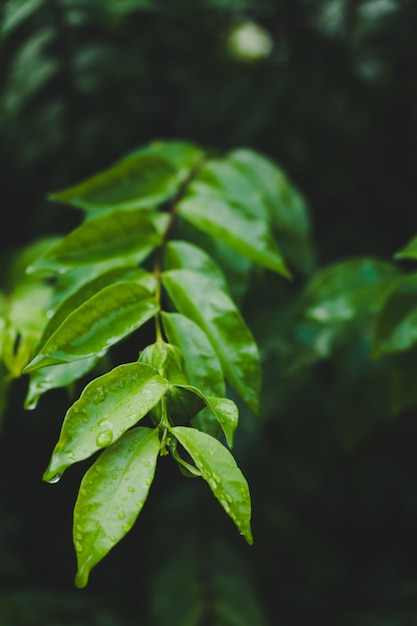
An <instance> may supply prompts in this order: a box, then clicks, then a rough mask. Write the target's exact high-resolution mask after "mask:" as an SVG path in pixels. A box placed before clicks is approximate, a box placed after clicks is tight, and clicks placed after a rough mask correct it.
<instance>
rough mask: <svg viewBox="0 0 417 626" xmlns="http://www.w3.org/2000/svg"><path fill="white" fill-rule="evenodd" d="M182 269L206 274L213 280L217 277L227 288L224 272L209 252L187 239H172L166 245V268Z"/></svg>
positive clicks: (220, 283) (221, 284)
mask: <svg viewBox="0 0 417 626" xmlns="http://www.w3.org/2000/svg"><path fill="white" fill-rule="evenodd" d="M180 269H187V270H192V271H194V272H200V273H201V274H206V275H207V276H210V278H211V279H212V280H213V279H216V280H217V281H218V283H219V285H220V286H221V287H223V288H224V289H227V284H226V279H225V277H224V275H223V272H222V271H221V269H220V267H219V266H218V265H217V263H216V262H215V261H214V259H213V258H212V257H211V256H210V255H209V254H207V252H205V251H204V250H202V249H201V248H200V247H199V246H196V245H194V244H192V243H188V242H187V241H179V240H174V241H170V242H169V243H168V244H167V245H166V246H165V253H164V270H180Z"/></svg>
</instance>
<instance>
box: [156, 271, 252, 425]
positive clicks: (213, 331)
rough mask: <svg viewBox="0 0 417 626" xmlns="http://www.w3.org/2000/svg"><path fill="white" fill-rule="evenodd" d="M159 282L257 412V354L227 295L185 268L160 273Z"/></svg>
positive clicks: (215, 284)
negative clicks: (198, 327)
mask: <svg viewBox="0 0 417 626" xmlns="http://www.w3.org/2000/svg"><path fill="white" fill-rule="evenodd" d="M162 281H163V284H164V286H165V288H166V290H167V291H168V294H169V296H170V298H171V300H172V302H173V303H174V305H175V307H176V308H177V310H178V311H179V312H180V313H181V314H182V315H185V316H186V317H189V318H190V319H192V320H193V321H194V322H195V323H196V324H198V325H199V326H200V327H201V328H202V329H203V331H204V332H205V334H206V335H207V337H208V338H209V340H210V342H211V344H212V346H213V348H214V349H215V351H216V353H217V355H218V357H219V360H220V363H221V365H222V369H223V371H224V373H225V376H226V378H227V380H228V381H229V382H230V384H231V385H232V386H233V387H234V388H235V389H236V391H237V392H238V393H239V394H240V395H241V396H242V398H243V399H244V400H245V401H246V402H247V403H248V405H249V406H250V408H251V409H252V410H253V411H254V412H255V413H258V411H259V393H260V384H261V372H260V360H259V353H258V349H257V346H256V343H255V341H254V338H253V336H252V333H251V332H250V330H249V329H248V327H247V326H246V324H245V322H244V320H243V318H242V316H241V315H240V313H239V311H238V309H237V308H236V306H235V304H234V303H233V301H232V300H231V298H230V297H229V295H228V294H227V293H226V292H225V291H224V290H222V289H220V288H219V286H218V284H217V281H216V280H212V279H211V278H210V277H209V276H205V275H201V274H199V273H197V272H192V271H189V270H184V269H182V270H171V271H169V272H164V274H163V276H162ZM209 294H210V295H209ZM208 295H209V297H208Z"/></svg>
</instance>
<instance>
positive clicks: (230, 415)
mask: <svg viewBox="0 0 417 626" xmlns="http://www.w3.org/2000/svg"><path fill="white" fill-rule="evenodd" d="M177 387H179V388H182V389H184V390H188V391H190V392H191V393H194V394H195V395H197V396H199V397H200V398H201V399H202V400H203V402H204V404H205V405H206V406H207V407H208V408H209V409H210V411H211V412H212V413H213V415H214V416H215V418H216V419H217V421H218V422H219V424H220V426H221V427H222V430H223V432H224V434H225V437H226V441H227V445H228V446H229V448H232V447H233V437H234V434H235V430H236V428H237V424H238V421H239V410H238V408H237V406H236V404H235V403H234V402H233V401H232V400H229V399H228V398H216V397H214V396H206V395H205V394H204V393H203V392H202V391H201V390H200V389H197V388H196V387H193V386H191V385H177Z"/></svg>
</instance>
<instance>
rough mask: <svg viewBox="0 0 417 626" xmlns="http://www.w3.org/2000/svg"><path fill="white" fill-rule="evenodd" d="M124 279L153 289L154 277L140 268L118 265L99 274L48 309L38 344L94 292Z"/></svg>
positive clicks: (49, 335)
mask: <svg viewBox="0 0 417 626" xmlns="http://www.w3.org/2000/svg"><path fill="white" fill-rule="evenodd" d="M126 281H129V282H135V283H136V284H138V285H141V286H143V287H144V288H145V289H147V290H149V291H154V290H155V285H156V281H155V277H154V276H153V274H150V273H149V272H145V270H142V269H132V268H131V267H118V268H115V269H112V270H110V271H108V272H105V273H103V274H100V275H99V276H97V277H95V278H93V279H92V280H90V281H88V282H87V283H84V284H82V285H81V286H80V287H79V289H78V290H76V291H74V292H72V293H71V294H70V295H69V296H68V297H67V298H65V299H64V300H62V301H61V302H60V304H59V305H58V306H57V308H56V309H55V310H54V309H53V308H51V309H49V311H48V317H49V321H48V323H47V325H46V327H45V329H44V331H43V334H42V338H41V340H40V342H39V346H42V345H44V344H45V343H46V341H47V340H48V339H49V337H51V336H52V335H53V334H54V332H55V331H56V330H57V329H58V328H59V326H61V324H62V323H63V322H64V320H65V319H66V318H67V317H68V316H69V315H70V314H71V313H73V312H74V311H75V310H76V309H78V308H79V307H80V306H81V305H82V304H84V303H85V302H86V301H87V300H89V299H90V298H92V297H93V296H94V295H95V294H97V293H98V292H100V291H101V290H102V289H104V288H105V287H107V286H109V285H112V284H116V283H120V282H126ZM38 349H40V348H38Z"/></svg>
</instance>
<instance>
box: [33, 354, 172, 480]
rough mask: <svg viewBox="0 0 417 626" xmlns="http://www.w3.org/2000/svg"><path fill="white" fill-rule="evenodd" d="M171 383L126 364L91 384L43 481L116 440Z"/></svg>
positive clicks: (146, 367)
mask: <svg viewBox="0 0 417 626" xmlns="http://www.w3.org/2000/svg"><path fill="white" fill-rule="evenodd" d="M167 388H168V382H167V381H166V380H165V379H164V378H162V377H161V376H160V375H159V374H158V372H156V371H155V370H154V369H153V368H152V367H150V366H149V365H146V364H145V363H127V364H124V365H119V366H118V367H115V368H114V369H113V370H111V371H110V372H108V373H107V374H104V375H103V376H100V377H99V378H96V379H94V380H93V381H91V382H90V383H89V384H88V385H87V386H86V387H85V388H84V390H83V392H82V394H81V396H80V398H79V399H78V400H77V401H76V402H74V404H73V405H72V406H71V407H70V408H69V409H68V411H67V413H66V415H65V419H64V423H63V425H62V429H61V433H60V435H59V439H58V442H57V444H56V446H55V448H54V451H53V453H52V457H51V461H50V463H49V465H48V468H47V469H46V471H45V474H44V477H43V479H44V480H46V481H47V482H56V481H57V480H59V478H60V476H61V475H62V473H63V472H64V470H65V469H66V468H67V467H69V466H70V465H72V464H73V463H77V462H78V461H82V460H83V459H86V458H88V457H89V456H91V455H92V454H94V452H96V451H97V450H99V449H100V448H105V447H107V446H109V445H110V444H112V443H113V442H115V441H117V439H119V437H120V436H121V435H122V434H123V433H124V432H125V431H126V430H128V429H129V428H131V427H132V426H134V425H135V424H136V423H137V422H138V421H139V420H140V419H142V418H143V417H145V415H146V414H147V413H148V412H149V411H150V410H151V409H152V408H153V407H154V406H155V405H156V404H157V403H158V402H159V400H160V399H161V397H162V395H163V394H164V393H165V391H166V390H167Z"/></svg>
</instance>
